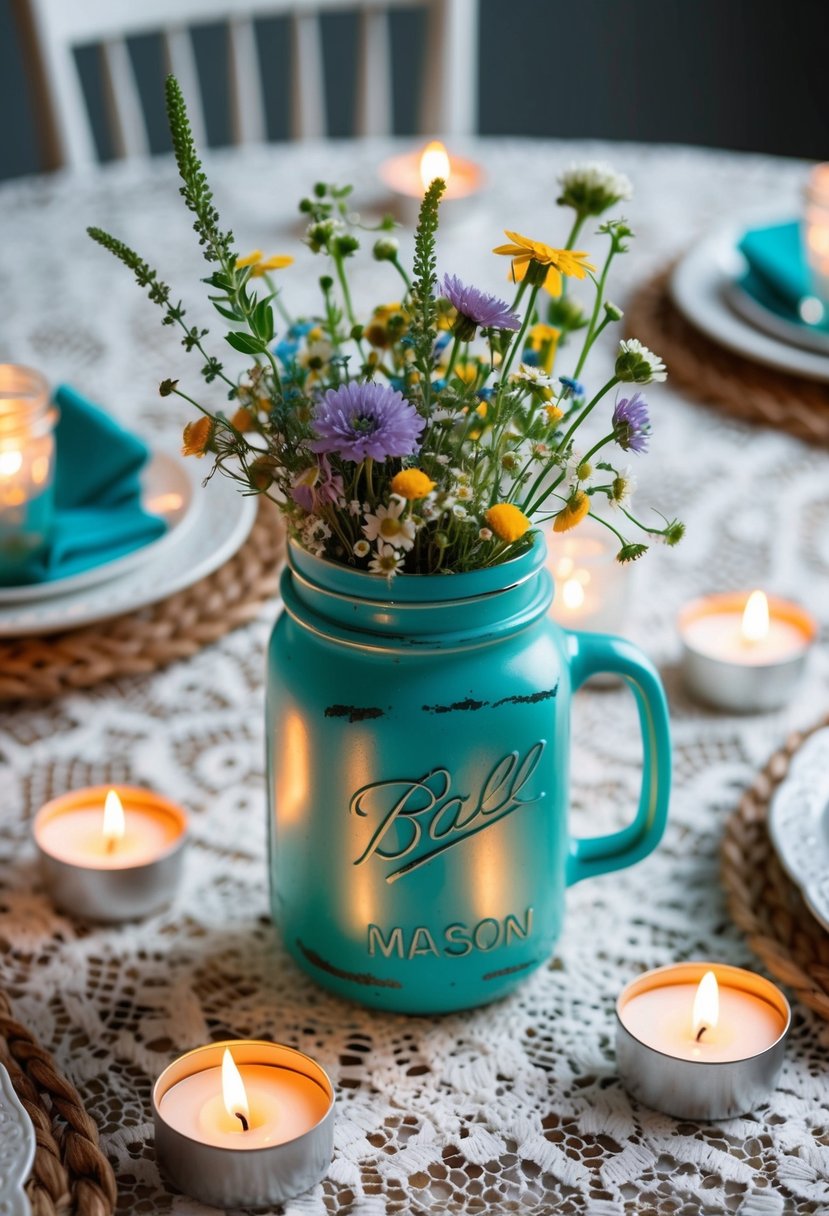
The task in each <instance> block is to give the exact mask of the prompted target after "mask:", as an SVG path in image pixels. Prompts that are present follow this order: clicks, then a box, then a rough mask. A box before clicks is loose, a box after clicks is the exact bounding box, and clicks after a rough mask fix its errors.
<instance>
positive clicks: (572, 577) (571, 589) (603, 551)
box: [546, 518, 632, 633]
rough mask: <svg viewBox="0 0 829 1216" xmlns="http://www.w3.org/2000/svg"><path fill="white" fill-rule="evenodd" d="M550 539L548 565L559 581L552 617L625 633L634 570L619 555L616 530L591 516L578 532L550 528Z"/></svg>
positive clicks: (585, 627)
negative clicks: (610, 529)
mask: <svg viewBox="0 0 829 1216" xmlns="http://www.w3.org/2000/svg"><path fill="white" fill-rule="evenodd" d="M546 539H547V566H548V569H549V570H550V572H551V574H552V576H553V578H554V579H555V586H556V591H555V595H554V597H553V602H552V605H551V607H550V616H551V617H552V618H553V620H555V621H558V623H559V625H563V626H564V627H565V628H566V629H583V630H586V631H587V632H589V633H621V632H622V629H623V628H624V624H625V620H626V618H627V610H628V603H629V599H630V585H631V573H632V572H631V571H630V569H629V568H628V567H626V566H623V565H622V564H621V563H620V562H617V561H616V551H617V550H618V548H619V545H618V542H615V537H614V536H613V535H612V533H610V532H608V531H607V529H606V528H603V527H602V525H601V524H600V523H597V522H596V521H595V520H592V519H590V518H588V519H585V520H584V521H583V523H581V524H580V525H579V527H578V528H577V529H575V530H574V531H573V532H566V533H561V534H559V533H555V532H553V530H552V528H550V529H548V531H547V533H546ZM614 542H615V543H614Z"/></svg>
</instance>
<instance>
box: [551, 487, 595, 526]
mask: <svg viewBox="0 0 829 1216" xmlns="http://www.w3.org/2000/svg"><path fill="white" fill-rule="evenodd" d="M589 510H590V499H589V498H588V497H587V495H586V494H585V492H584V490H577V491H576V493H575V494H574V495H573V496H572V497H571V498H570V499H568V501H567V502H566V503H565V504H564V506H563V507H562V508H561V510H560V511H559V513H558V515H557V516H556V518H555V522H554V523H553V531H554V532H569V531H570V529H571V528H575V526H576V524H580V523H581V521H582V520H583V519H584V517H585V515H587V513H588V512H589Z"/></svg>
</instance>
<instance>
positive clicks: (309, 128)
mask: <svg viewBox="0 0 829 1216" xmlns="http://www.w3.org/2000/svg"><path fill="white" fill-rule="evenodd" d="M291 42H292V50H293V76H292V89H291V133H292V135H293V137H294V139H321V138H323V136H324V135H325V133H326V128H327V123H326V116H325V91H324V85H323V80H324V72H323V61H322V36H321V31H320V23H319V16H318V14H317V13H316V12H314V11H307V10H304V9H303V10H299V9H297V10H295V11H294V12H293V13H292V14H291Z"/></svg>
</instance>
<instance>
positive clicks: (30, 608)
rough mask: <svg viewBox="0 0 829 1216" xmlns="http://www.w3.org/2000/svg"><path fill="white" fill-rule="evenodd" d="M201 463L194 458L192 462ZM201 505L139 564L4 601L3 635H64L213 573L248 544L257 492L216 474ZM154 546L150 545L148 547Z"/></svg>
mask: <svg viewBox="0 0 829 1216" xmlns="http://www.w3.org/2000/svg"><path fill="white" fill-rule="evenodd" d="M193 463H194V464H195V463H196V462H195V461H194V462H193ZM195 494H196V496H197V497H200V498H201V503H200V505H199V509H198V510H197V511H195V512H194V515H193V520H192V522H191V523H190V524H189V525H188V526H187V527H186V528H176V529H174V530H173V531H172V532H171V533H170V534H169V538H167V537H165V538H164V539H165V540H167V542H168V543H166V544H164V545H161V544H158V545H157V547H156V548H155V551H154V553H153V554H151V555H150V556H148V558H147V560H146V561H144V562H142V563H141V564H140V565H134V566H133V567H132V568H130V569H128V570H126V571H124V572H122V573H121V574H120V575H118V577H116V578H110V579H107V581H106V582H100V583H97V584H95V585H94V586H84V587H81V588H77V589H76V590H74V591H69V592H67V593H66V594H62V595H54V596H52V597H51V598H50V599H44V600H38V601H35V602H31V603H26V604H20V603H17V604H0V637H21V636H26V635H32V634H45V633H60V632H62V631H63V630H66V629H78V628H80V626H82V625H91V624H93V623H94V622H96V621H105V620H108V619H109V618H110V617H114V616H121V615H122V614H123V613H125V612H133V611H135V609H137V608H144V607H146V606H147V605H148V604H155V603H157V602H158V601H159V600H163V599H166V598H167V596H168V595H173V594H174V593H175V592H176V591H182V590H183V589H184V588H185V587H190V586H192V584H193V583H195V582H197V581H198V580H199V579H201V578H204V577H205V576H206V575H208V574H212V573H213V571H214V570H217V569H218V568H219V566H221V565H223V564H224V562H226V561H227V560H228V559H229V558H231V557H232V556H233V554H234V553H236V552H237V550H238V549H239V548H241V546H242V545H243V544H244V542H245V540H246V539H247V537H248V534H249V532H250V530H251V528H252V526H253V521H254V519H255V518H256V503H257V499H256V496H255V495H252V496H248V497H245V496H244V495H242V494H240V493H239V491H238V490H237V489H236V483H235V482H233V481H231V480H230V479H229V478H226V477H222V476H221V475H217V476H216V477H213V478H212V479H211V480H210V481H209V482H208V484H207V485H206V486H204V487H201V486H199V487H197V488H196V489H195ZM148 548H149V546H148Z"/></svg>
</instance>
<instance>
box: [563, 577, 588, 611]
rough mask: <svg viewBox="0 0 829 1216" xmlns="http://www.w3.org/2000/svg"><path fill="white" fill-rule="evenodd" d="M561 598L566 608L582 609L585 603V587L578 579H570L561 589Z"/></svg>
mask: <svg viewBox="0 0 829 1216" xmlns="http://www.w3.org/2000/svg"><path fill="white" fill-rule="evenodd" d="M561 598H562V600H563V602H564V606H565V607H566V608H581V606H582V604H583V603H584V587H582V585H581V583H580V582H579V580H578V579H577V578H568V580H567V582H566V583H565V584H564V586H563V587H562V588H561Z"/></svg>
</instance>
